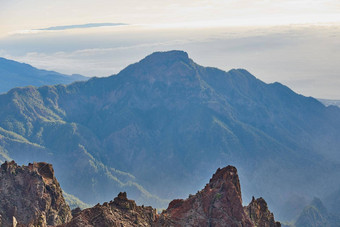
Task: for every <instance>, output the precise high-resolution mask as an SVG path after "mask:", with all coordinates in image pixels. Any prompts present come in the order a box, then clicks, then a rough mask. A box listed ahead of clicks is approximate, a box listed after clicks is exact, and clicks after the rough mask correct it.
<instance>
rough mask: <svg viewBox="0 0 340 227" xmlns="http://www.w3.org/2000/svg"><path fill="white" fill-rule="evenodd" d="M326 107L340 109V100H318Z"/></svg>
mask: <svg viewBox="0 0 340 227" xmlns="http://www.w3.org/2000/svg"><path fill="white" fill-rule="evenodd" d="M318 100H319V101H320V102H321V103H323V104H324V105H325V106H338V107H340V100H332V99H318Z"/></svg>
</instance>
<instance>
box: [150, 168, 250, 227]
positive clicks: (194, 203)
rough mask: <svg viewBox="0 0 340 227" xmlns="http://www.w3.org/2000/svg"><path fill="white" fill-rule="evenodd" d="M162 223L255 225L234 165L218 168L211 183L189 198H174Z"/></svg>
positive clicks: (160, 223) (182, 224)
mask: <svg viewBox="0 0 340 227" xmlns="http://www.w3.org/2000/svg"><path fill="white" fill-rule="evenodd" d="M157 225H159V226H216V227H218V226H230V227H233V226H235V227H239V226H240V227H241V226H243V227H246V226H253V224H252V222H251V221H250V219H249V217H248V216H247V214H246V213H245V212H244V210H243V206H242V197H241V188H240V182H239V178H238V175H237V170H236V168H235V167H233V166H227V167H225V168H223V169H218V170H217V171H216V173H215V174H214V175H213V177H212V179H211V180H210V182H209V184H207V185H206V186H205V188H204V189H203V190H202V191H199V192H197V194H196V195H193V196H189V198H188V199H186V200H174V201H172V202H171V203H170V204H169V207H168V209H167V210H166V211H164V212H163V213H162V214H161V216H160V218H159V220H158V222H157Z"/></svg>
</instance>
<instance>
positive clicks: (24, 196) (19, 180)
mask: <svg viewBox="0 0 340 227" xmlns="http://www.w3.org/2000/svg"><path fill="white" fill-rule="evenodd" d="M0 217H1V218H0V222H1V223H0V226H4V227H6V226H13V224H14V223H15V222H17V226H46V225H58V224H62V223H66V222H68V221H70V220H71V218H72V215H71V211H70V208H69V206H68V205H67V204H66V203H65V200H64V197H63V195H62V190H61V188H60V185H59V183H58V181H57V179H56V178H55V176H54V170H53V168H52V165H51V164H48V163H44V162H40V163H33V164H29V165H28V166H18V165H17V164H16V163H15V162H14V161H12V162H5V163H4V164H2V165H1V169H0Z"/></svg>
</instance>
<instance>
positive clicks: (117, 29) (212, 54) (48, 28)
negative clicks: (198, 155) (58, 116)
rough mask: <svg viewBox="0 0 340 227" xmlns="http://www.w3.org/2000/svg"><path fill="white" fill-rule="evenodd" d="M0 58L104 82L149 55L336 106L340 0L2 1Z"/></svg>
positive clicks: (339, 79)
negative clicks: (164, 54) (276, 85)
mask: <svg viewBox="0 0 340 227" xmlns="http://www.w3.org/2000/svg"><path fill="white" fill-rule="evenodd" d="M0 11H1V12H0V56H1V57H6V58H10V59H13V60H17V61H21V62H26V63H29V64H32V65H33V66H35V67H38V68H43V69H49V70H55V71H58V72H61V73H66V74H73V73H79V74H82V75H85V76H108V75H112V74H115V73H118V72H119V71H120V70H121V69H123V68H124V67H126V66H127V65H129V64H131V63H134V62H136V61H139V60H140V59H142V58H143V57H145V56H146V55H148V54H151V53H152V52H154V51H162V50H172V49H179V50H184V51H187V52H188V54H189V56H190V57H191V58H192V59H193V60H194V61H196V62H197V63H199V64H201V65H204V66H213V67H218V68H221V69H223V70H230V69H232V68H245V69H247V70H248V71H250V72H251V73H252V74H254V75H255V76H256V77H257V78H259V79H261V80H263V81H265V82H267V83H271V82H275V81H278V82H281V83H283V84H285V85H287V86H289V87H290V88H292V89H293V90H294V91H296V92H297V93H301V94H303V95H306V96H313V97H317V98H327V99H340V91H339V90H340V89H338V88H339V87H340V77H339V74H340V66H339V65H340V64H338V61H339V59H340V41H339V40H340V1H338V0H144V1H143V2H142V3H141V1H139V0H125V1H115V0H97V1H89V0H68V1H66V0H58V1H55V0H11V1H8V0H0Z"/></svg>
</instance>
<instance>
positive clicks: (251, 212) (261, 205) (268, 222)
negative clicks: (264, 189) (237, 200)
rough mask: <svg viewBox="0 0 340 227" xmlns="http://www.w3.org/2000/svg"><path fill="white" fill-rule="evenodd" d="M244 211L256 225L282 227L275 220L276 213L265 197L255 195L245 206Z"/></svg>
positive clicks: (256, 226)
mask: <svg viewBox="0 0 340 227" xmlns="http://www.w3.org/2000/svg"><path fill="white" fill-rule="evenodd" d="M244 211H245V212H246V213H247V215H248V217H249V218H250V220H251V221H252V222H253V224H254V226H255V227H281V224H280V223H279V222H275V220H274V215H273V213H271V212H270V211H269V209H268V206H267V203H266V201H265V200H264V199H263V198H258V199H255V198H254V197H253V199H252V201H251V202H250V204H249V205H248V206H246V207H244Z"/></svg>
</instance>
